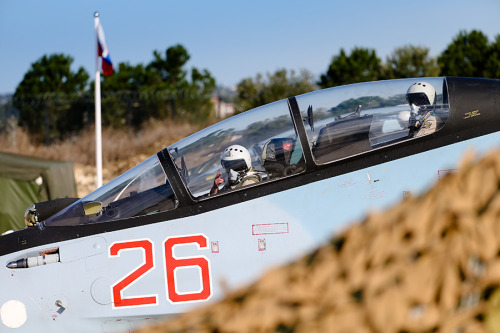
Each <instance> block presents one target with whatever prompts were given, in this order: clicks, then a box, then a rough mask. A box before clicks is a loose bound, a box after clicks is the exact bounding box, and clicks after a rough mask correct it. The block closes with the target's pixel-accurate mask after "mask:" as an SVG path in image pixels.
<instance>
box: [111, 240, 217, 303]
mask: <svg viewBox="0 0 500 333" xmlns="http://www.w3.org/2000/svg"><path fill="white" fill-rule="evenodd" d="M193 243H194V244H196V245H198V247H199V248H207V247H208V245H207V243H208V241H207V237H206V236H205V235H201V234H200V235H189V236H177V237H170V238H167V239H166V240H165V241H164V242H163V254H164V258H165V278H166V279H165V280H166V287H167V298H168V300H169V301H170V302H171V303H174V304H175V303H180V302H196V301H203V300H207V299H209V298H210V296H212V288H211V284H212V283H211V276H210V261H209V260H208V259H207V258H206V257H204V256H200V257H183V258H178V257H176V256H175V254H174V248H175V247H176V246H178V245H185V244H193ZM153 248H154V245H153V242H152V241H151V240H149V239H142V240H131V241H123V242H115V243H113V244H111V246H110V247H109V256H110V257H114V256H119V255H120V251H125V250H142V252H143V263H142V264H141V265H140V266H139V267H137V268H135V269H134V270H133V271H132V272H130V273H129V274H127V275H126V276H125V277H123V278H122V279H120V280H119V281H118V282H116V283H115V284H114V285H112V286H111V295H112V299H113V308H124V307H136V306H145V305H157V304H158V295H144V296H136V297H127V298H125V297H123V291H124V290H125V289H126V288H128V287H129V286H131V285H132V284H134V283H136V282H137V281H138V280H140V279H141V278H142V277H144V276H145V275H146V274H147V273H149V272H150V271H151V270H152V269H154V268H155V261H154V251H153ZM186 267H195V268H199V271H200V282H201V290H199V291H195V292H184V293H181V292H179V291H178V288H177V283H176V278H175V273H176V270H178V269H180V268H186Z"/></svg>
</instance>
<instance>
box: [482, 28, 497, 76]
mask: <svg viewBox="0 0 500 333" xmlns="http://www.w3.org/2000/svg"><path fill="white" fill-rule="evenodd" d="M484 77H487V78H497V79H498V78H500V35H497V36H496V38H495V41H494V42H493V43H492V44H490V46H489V52H488V61H487V62H486V65H485V73H484Z"/></svg>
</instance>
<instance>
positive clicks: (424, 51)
mask: <svg viewBox="0 0 500 333" xmlns="http://www.w3.org/2000/svg"><path fill="white" fill-rule="evenodd" d="M383 68H384V75H383V76H384V78H385V79H399V78H411V77H425V76H438V75H439V66H438V65H437V60H436V59H434V58H431V57H429V48H427V47H417V46H412V45H408V46H403V47H399V48H396V49H395V50H394V51H393V53H392V54H391V55H390V56H389V57H387V61H386V63H385V64H384V66H383Z"/></svg>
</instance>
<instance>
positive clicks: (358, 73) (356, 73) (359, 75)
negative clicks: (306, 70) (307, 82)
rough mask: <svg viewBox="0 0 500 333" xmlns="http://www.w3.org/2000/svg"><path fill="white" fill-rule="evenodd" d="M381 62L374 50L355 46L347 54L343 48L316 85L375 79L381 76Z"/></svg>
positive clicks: (336, 84)
mask: <svg viewBox="0 0 500 333" xmlns="http://www.w3.org/2000/svg"><path fill="white" fill-rule="evenodd" d="M381 68H382V65H381V62H380V59H379V58H378V57H377V55H376V53H375V50H370V49H363V48H355V49H354V50H353V51H352V52H351V54H350V55H349V56H347V55H346V53H345V51H344V50H343V49H340V54H339V55H337V56H334V57H333V59H332V62H331V63H330V66H329V67H328V70H327V72H326V73H325V74H322V75H321V77H320V81H319V82H318V85H319V86H320V87H322V88H328V87H333V86H339V85H343V84H349V83H356V82H365V81H372V80H377V79H379V78H380V77H381V74H380V72H381Z"/></svg>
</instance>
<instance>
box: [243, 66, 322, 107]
mask: <svg viewBox="0 0 500 333" xmlns="http://www.w3.org/2000/svg"><path fill="white" fill-rule="evenodd" d="M314 89H315V86H314V83H313V76H312V74H311V73H310V72H308V71H307V70H302V71H301V72H300V74H299V75H296V74H295V71H293V70H292V71H290V73H288V72H287V70H286V69H280V70H277V71H276V72H274V74H269V73H268V74H267V80H265V79H264V77H263V76H262V74H257V75H256V77H255V80H254V79H252V78H246V79H243V80H241V81H240V83H238V85H237V88H236V90H237V94H238V96H237V98H236V111H237V112H243V111H246V110H250V109H253V108H256V107H259V106H261V105H264V104H267V103H271V102H274V101H277V100H280V99H284V98H287V97H291V96H296V95H300V94H303V93H306V92H310V91H312V90H314Z"/></svg>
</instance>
